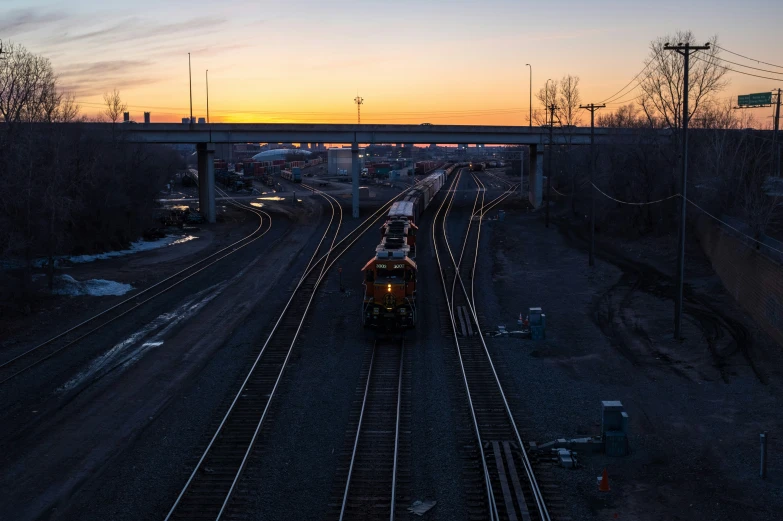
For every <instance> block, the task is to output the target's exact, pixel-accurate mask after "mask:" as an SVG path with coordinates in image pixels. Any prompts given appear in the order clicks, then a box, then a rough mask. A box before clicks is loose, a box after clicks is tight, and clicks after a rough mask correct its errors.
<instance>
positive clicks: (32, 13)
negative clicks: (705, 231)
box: [0, 0, 783, 125]
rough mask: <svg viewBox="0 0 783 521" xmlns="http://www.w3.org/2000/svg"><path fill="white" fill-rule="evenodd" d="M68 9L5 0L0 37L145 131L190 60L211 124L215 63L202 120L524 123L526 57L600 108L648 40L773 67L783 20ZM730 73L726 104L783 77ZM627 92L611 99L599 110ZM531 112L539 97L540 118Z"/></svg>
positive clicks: (708, 12) (170, 101) (369, 7)
mask: <svg viewBox="0 0 783 521" xmlns="http://www.w3.org/2000/svg"><path fill="white" fill-rule="evenodd" d="M62 5H63V4H62V3H60V2H55V1H36V0H33V1H30V0H6V1H4V2H3V3H2V5H0V39H2V40H3V42H4V43H6V44H7V43H15V44H21V45H24V46H25V47H26V48H27V49H29V50H30V51H32V52H34V53H37V54H41V55H44V56H46V57H48V58H49V59H50V60H51V61H52V64H53V66H54V68H55V70H56V72H57V73H58V75H59V77H60V84H61V86H62V87H63V88H64V89H65V90H68V91H70V92H72V93H73V95H74V96H75V97H76V99H77V101H78V103H79V105H80V107H81V111H82V113H83V114H84V115H86V116H88V117H94V116H96V115H97V114H98V112H99V111H100V110H101V106H102V96H103V93H104V92H107V91H111V90H112V89H114V88H116V89H118V90H119V91H120V93H121V95H122V98H123V100H124V101H125V102H126V103H127V105H128V109H129V110H130V112H131V116H132V117H133V118H134V119H135V120H141V119H142V112H144V111H149V112H151V113H152V120H153V122H178V121H180V120H181V118H183V117H187V116H188V115H189V110H190V109H189V86H188V52H190V53H191V56H192V79H193V116H194V117H197V118H198V117H206V85H205V71H206V69H209V116H210V121H211V122H259V123H260V122H302V123H303V122H312V123H354V122H356V105H355V104H354V103H353V98H354V97H355V96H356V95H357V94H358V95H360V96H362V97H363V98H364V105H363V106H362V108H361V115H362V122H363V123H421V122H430V123H433V124H486V125H527V124H528V113H529V90H528V89H529V81H530V79H529V69H528V67H526V66H525V64H526V63H531V64H532V66H533V71H532V72H533V82H532V87H533V92H534V93H535V92H537V91H538V90H539V89H540V88H541V87H543V85H544V83H545V82H546V80H547V78H552V79H559V78H561V77H563V76H564V75H566V74H572V75H576V76H579V77H580V79H581V82H580V85H579V86H580V90H581V98H582V102H583V103H590V102H596V103H599V102H601V100H603V99H606V98H608V97H609V96H611V95H613V94H614V93H615V92H617V91H618V90H620V89H621V88H622V87H623V85H625V84H626V83H628V82H629V80H631V78H633V76H634V75H635V74H636V73H638V72H639V70H641V68H642V67H643V66H644V60H645V58H647V57H648V53H649V44H650V41H651V40H654V39H656V38H658V37H662V36H666V35H668V34H673V33H674V32H675V31H677V30H678V29H682V30H691V31H693V33H694V34H695V35H696V38H697V40H699V41H706V40H707V39H709V38H710V37H711V36H713V35H715V34H717V35H718V38H719V44H720V45H721V46H722V47H724V48H727V49H730V50H732V51H735V52H739V53H742V54H744V55H746V56H750V57H753V58H755V59H759V60H765V61H768V62H773V63H777V62H776V61H775V60H776V59H775V53H774V52H773V51H774V50H775V49H779V43H778V42H777V41H776V35H777V31H776V29H777V28H778V26H779V21H780V20H781V19H783V3H781V2H773V1H764V0H757V1H752V2H746V3H739V2H728V1H724V0H720V1H717V2H716V1H712V2H707V1H695V2H690V3H688V4H682V3H681V2H674V1H668V0H667V1H664V2H658V3H656V6H655V9H650V8H649V7H642V4H638V7H637V6H636V4H634V5H633V6H631V4H629V2H627V1H626V2H620V1H615V0H599V1H597V2H594V3H591V4H589V8H590V12H586V10H585V7H586V6H587V5H586V4H584V2H575V1H571V0H566V1H565V2H562V3H560V4H559V5H558V9H557V11H558V13H557V16H553V15H552V14H553V13H552V8H551V7H548V6H547V5H546V4H543V3H540V2H536V3H524V4H523V3H521V2H518V1H516V2H513V1H506V0H491V1H486V2H481V3H478V2H442V1H439V0H438V1H431V2H427V3H426V4H423V3H419V2H413V1H410V0H401V1H396V2H381V1H375V0H370V1H363V2H349V1H331V2H313V1H307V0H293V1H290V2H286V3H280V2H251V1H233V2H218V3H214V2H206V1H202V0H192V1H183V0H172V1H166V2H160V1H158V2H153V1H152V0H137V1H135V2H117V1H111V2H105V1H104V2H98V1H97V0H82V1H81V2H79V3H78V4H77V5H76V6H74V7H69V8H68V10H64V9H63V7H62ZM749 12H755V13H763V15H760V16H755V17H751V16H749V15H748V13H749ZM739 20H745V21H746V23H740V22H739ZM722 57H724V58H728V59H731V55H727V54H723V55H722ZM779 61H781V60H780V59H778V62H779ZM743 63H748V62H745V61H743ZM751 63H752V62H751ZM778 70H779V71H780V73H781V76H780V78H781V79H783V69H778ZM749 72H752V71H749ZM761 74H762V75H764V76H771V77H777V75H775V74H771V73H761ZM729 78H730V80H731V83H730V85H729V86H728V87H727V88H726V89H725V90H724V91H723V92H722V94H721V95H720V97H721V98H726V99H736V96H737V95H738V94H747V93H751V92H763V91H769V90H771V89H772V88H777V87H780V86H781V84H783V81H772V80H769V79H761V78H754V77H751V76H747V75H742V74H738V73H734V72H732V73H730V74H729ZM633 99H634V96H633V93H631V94H629V95H628V96H624V97H620V98H619V100H620V103H617V104H613V105H610V107H609V109H608V110H612V109H616V108H617V107H619V106H620V105H623V104H627V103H630V102H632V101H633ZM540 108H541V107H540V104H539V103H538V102H537V101H536V99H535V97H534V98H533V110H537V109H540ZM755 115H756V117H757V118H758V120H759V122H760V123H761V124H762V125H763V124H765V120H766V121H767V123H766V124H768V123H769V121H771V119H770V118H769V117H768V116H770V115H771V113H770V111H769V110H767V109H757V110H756V111H755Z"/></svg>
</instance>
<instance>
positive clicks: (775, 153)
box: [0, 49, 780, 177]
mask: <svg viewBox="0 0 783 521" xmlns="http://www.w3.org/2000/svg"><path fill="white" fill-rule="evenodd" d="M0 51H2V49H0ZM772 128H773V129H774V130H773V132H772V160H773V168H774V169H775V170H774V172H773V173H772V175H775V176H778V177H780V150H779V149H778V129H779V128H780V89H778V102H777V104H776V105H775V121H774V122H773V124H772Z"/></svg>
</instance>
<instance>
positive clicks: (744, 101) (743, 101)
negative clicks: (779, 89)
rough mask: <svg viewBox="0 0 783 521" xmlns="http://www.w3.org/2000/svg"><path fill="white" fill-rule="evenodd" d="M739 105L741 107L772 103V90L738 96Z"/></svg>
mask: <svg viewBox="0 0 783 521" xmlns="http://www.w3.org/2000/svg"><path fill="white" fill-rule="evenodd" d="M737 105H739V106H740V107H757V106H759V105H772V93H771V92H758V93H756V94H744V95H740V96H737Z"/></svg>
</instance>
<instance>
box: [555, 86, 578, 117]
mask: <svg viewBox="0 0 783 521" xmlns="http://www.w3.org/2000/svg"><path fill="white" fill-rule="evenodd" d="M581 101H582V98H581V96H580V94H579V76H571V75H570V74H567V75H565V76H563V79H562V80H560V84H559V95H558V96H557V111H556V113H555V117H556V118H558V120H559V121H560V124H561V125H568V126H571V125H578V124H579V122H580V121H581V119H582V115H581V110H580V109H579V104H580V103H581Z"/></svg>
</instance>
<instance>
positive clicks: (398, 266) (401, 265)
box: [394, 264, 405, 270]
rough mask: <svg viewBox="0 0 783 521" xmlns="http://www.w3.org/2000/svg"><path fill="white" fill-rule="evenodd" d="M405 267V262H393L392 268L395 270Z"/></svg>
mask: <svg viewBox="0 0 783 521" xmlns="http://www.w3.org/2000/svg"><path fill="white" fill-rule="evenodd" d="M404 268H405V264H395V265H394V269H395V270H401V269H404Z"/></svg>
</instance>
